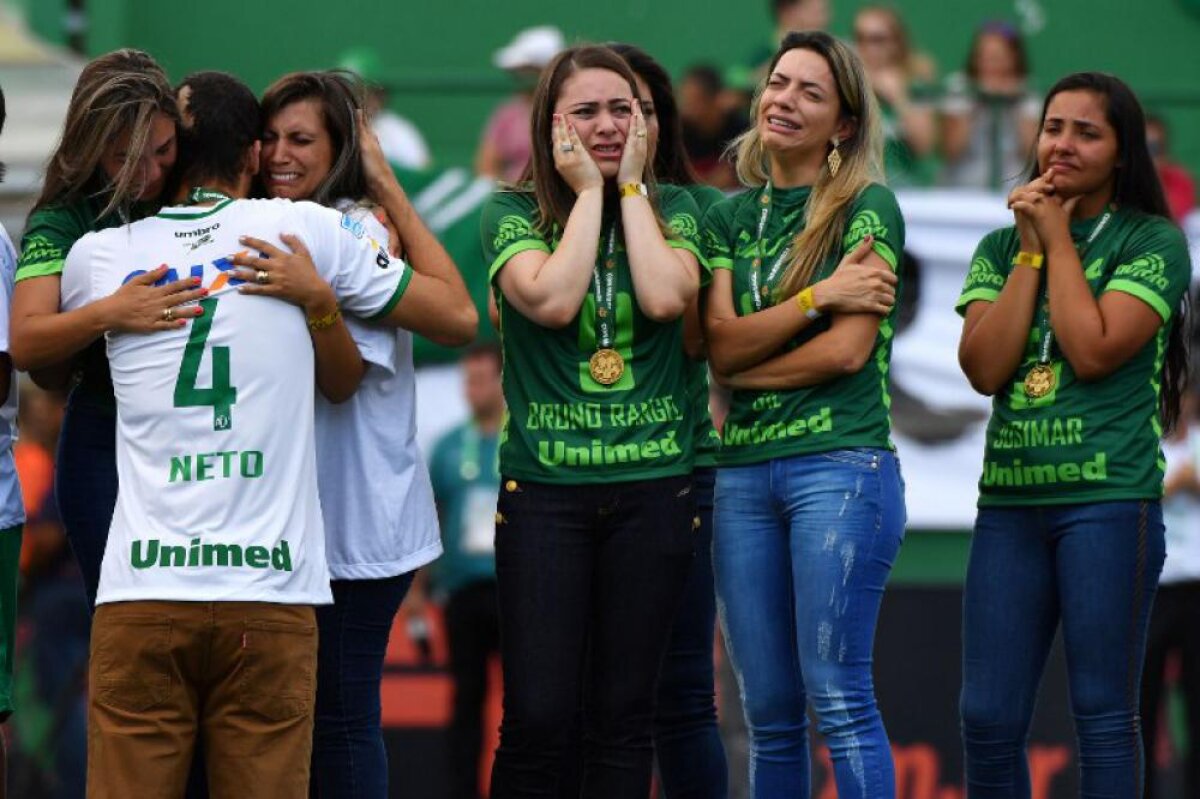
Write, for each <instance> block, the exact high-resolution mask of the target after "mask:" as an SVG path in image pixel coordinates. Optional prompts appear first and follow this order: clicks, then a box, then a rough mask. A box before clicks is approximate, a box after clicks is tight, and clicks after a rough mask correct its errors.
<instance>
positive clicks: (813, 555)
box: [713, 449, 905, 799]
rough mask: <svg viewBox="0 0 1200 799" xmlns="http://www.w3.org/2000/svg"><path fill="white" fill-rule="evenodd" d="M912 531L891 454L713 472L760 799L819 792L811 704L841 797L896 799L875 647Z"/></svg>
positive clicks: (730, 634) (720, 572)
mask: <svg viewBox="0 0 1200 799" xmlns="http://www.w3.org/2000/svg"><path fill="white" fill-rule="evenodd" d="M904 522H905V511H904V488H903V482H902V480H901V478H900V469H899V465H898V463H897V461H896V457H895V455H894V454H893V453H891V452H889V451H887V450H880V449H844V450H834V451H832V452H824V453H820V454H816V455H806V456H798V457H792V458H778V459H776V460H772V461H768V462H766V463H760V464H754V465H752V466H739V467H727V468H722V469H720V470H719V471H718V472H717V491H716V519H715V530H714V539H713V570H714V572H715V575H716V583H717V601H718V609H719V611H720V613H721V623H722V625H723V626H724V629H725V640H726V644H727V645H728V647H729V654H730V658H731V659H732V662H733V667H734V670H735V672H736V674H737V677H738V682H739V684H740V686H741V691H742V702H743V705H744V708H745V714H746V726H747V727H748V728H749V731H750V793H751V796H753V797H756V799H779V797H798V796H799V797H807V796H808V795H809V790H810V788H809V752H808V719H807V716H806V715H805V711H806V705H807V703H808V702H809V701H811V702H812V705H813V709H814V710H815V711H816V714H817V719H818V727H819V729H820V730H821V733H822V735H824V736H825V740H826V743H827V744H828V746H829V753H830V756H831V758H832V760H833V767H834V775H835V778H836V781H837V788H838V796H839V797H841V799H851V798H852V797H853V798H854V799H883V798H885V797H886V798H887V799H890V798H891V797H892V796H893V795H894V793H895V769H894V767H893V764H892V753H891V748H890V747H889V745H888V738H887V733H886V732H885V730H884V728H883V720H882V718H881V717H880V715H879V710H878V708H877V707H876V705H875V689H874V683H873V681H872V678H871V649H872V646H873V644H874V638H875V623H876V620H877V619H878V616H879V605H880V601H881V600H882V599H883V588H884V584H885V583H886V582H887V577H888V573H889V572H890V571H891V567H892V562H893V561H894V560H895V557H896V554H897V552H898V551H899V549H900V542H901V541H902V540H903V538H904Z"/></svg>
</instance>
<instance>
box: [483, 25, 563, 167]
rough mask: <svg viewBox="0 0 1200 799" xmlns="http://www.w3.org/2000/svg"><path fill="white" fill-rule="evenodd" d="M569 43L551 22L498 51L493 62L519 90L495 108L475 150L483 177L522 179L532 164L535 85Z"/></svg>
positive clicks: (517, 37)
mask: <svg viewBox="0 0 1200 799" xmlns="http://www.w3.org/2000/svg"><path fill="white" fill-rule="evenodd" d="M565 46H566V42H564V40H563V35H562V32H561V31H559V29H558V28H555V27H553V26H551V25H542V26H539V27H536V28H527V29H525V30H523V31H521V32H520V33H518V34H517V35H516V37H515V38H514V39H513V40H512V41H511V42H509V43H508V44H507V45H505V46H504V47H502V48H500V49H499V50H497V51H496V54H495V55H494V56H493V57H492V63H494V64H495V65H496V66H498V67H500V69H503V70H505V71H506V72H508V73H509V75H511V76H512V78H513V80H514V82H515V83H516V84H517V93H516V94H515V95H513V96H512V97H511V98H509V99H508V100H507V101H506V102H505V103H504V104H503V105H501V106H500V107H498V108H497V109H496V110H495V111H493V112H492V116H491V117H490V118H489V119H488V121H487V125H486V126H485V127H484V129H483V137H482V138H481V139H480V141H479V150H478V151H477V152H476V153H475V173H476V174H477V175H480V176H482V177H487V178H495V179H498V180H506V181H508V182H510V183H512V182H515V181H517V180H519V179H520V177H521V174H522V173H523V172H524V171H525V167H526V166H527V165H528V164H529V152H530V151H529V147H530V144H529V142H530V132H529V110H530V107H531V106H530V101H531V99H532V97H533V88H534V86H536V85H537V79H538V75H539V74H541V71H542V67H544V66H546V65H547V64H549V63H550V59H552V58H554V56H556V55H558V52H559V51H560V50H562V49H563V47H565Z"/></svg>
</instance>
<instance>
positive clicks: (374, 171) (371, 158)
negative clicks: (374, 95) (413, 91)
mask: <svg viewBox="0 0 1200 799" xmlns="http://www.w3.org/2000/svg"><path fill="white" fill-rule="evenodd" d="M355 124H356V125H357V126H358V150H359V153H360V154H361V155H362V161H363V171H364V172H365V173H366V177H367V186H368V187H369V189H370V191H371V193H372V197H374V195H375V194H376V193H377V192H378V189H379V187H381V186H385V185H388V184H393V183H394V184H396V185H397V186H398V185H399V181H397V180H396V174H395V173H394V172H393V171H392V165H391V164H390V163H388V160H387V156H385V155H384V154H383V148H382V147H381V146H380V145H379V137H378V136H376V135H375V131H374V129H373V128H372V127H371V122H370V120H368V119H367V114H366V112H364V111H361V110H360V111H358V112H356V114H355ZM374 199H376V200H378V199H379V198H378V197H374Z"/></svg>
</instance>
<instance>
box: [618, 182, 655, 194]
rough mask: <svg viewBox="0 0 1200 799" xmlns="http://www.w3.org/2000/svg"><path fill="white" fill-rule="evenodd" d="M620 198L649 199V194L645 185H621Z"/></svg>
mask: <svg viewBox="0 0 1200 799" xmlns="http://www.w3.org/2000/svg"><path fill="white" fill-rule="evenodd" d="M620 192H621V196H622V197H638V196H641V197H649V196H650V192H649V191H647V190H646V184H645V183H622V184H621V186H620Z"/></svg>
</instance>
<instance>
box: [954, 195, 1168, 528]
mask: <svg viewBox="0 0 1200 799" xmlns="http://www.w3.org/2000/svg"><path fill="white" fill-rule="evenodd" d="M1099 219H1100V218H1097V219H1087V220H1081V221H1077V222H1072V223H1071V237H1072V238H1073V239H1074V240H1075V243H1076V246H1077V247H1079V248H1081V249H1082V250H1083V254H1082V262H1083V269H1084V276H1085V277H1086V278H1087V281H1088V285H1089V286H1091V288H1092V291H1093V292H1094V293H1095V294H1096V295H1097V296H1099V295H1101V294H1103V293H1105V292H1108V291H1121V292H1125V293H1126V294H1131V295H1133V296H1134V297H1137V298H1138V299H1140V300H1142V301H1143V302H1145V303H1146V304H1147V305H1149V306H1150V307H1151V308H1153V309H1154V310H1155V312H1157V313H1158V315H1159V316H1161V317H1162V320H1163V324H1162V326H1161V327H1160V328H1159V329H1158V332H1157V333H1156V334H1155V335H1154V337H1153V338H1151V339H1150V341H1148V342H1147V343H1146V344H1145V346H1143V347H1142V348H1141V349H1140V350H1139V351H1138V352H1137V353H1136V354H1135V355H1134V356H1133V357H1132V358H1130V359H1129V360H1128V361H1126V362H1125V363H1124V364H1122V365H1121V366H1120V367H1119V368H1118V369H1117V370H1116V371H1114V372H1113V373H1112V374H1110V375H1108V376H1107V377H1104V378H1102V379H1100V380H1095V381H1092V382H1084V381H1082V380H1080V379H1079V378H1077V377H1076V376H1075V372H1074V370H1073V369H1072V368H1071V364H1070V363H1069V362H1068V361H1067V360H1066V358H1064V357H1063V355H1062V351H1061V350H1060V349H1059V348H1058V346H1057V344H1054V345H1053V346H1052V349H1051V357H1050V361H1051V368H1052V369H1053V370H1054V374H1055V377H1056V378H1057V379H1056V381H1055V385H1054V388H1053V389H1052V390H1051V391H1050V392H1049V393H1048V394H1046V395H1045V396H1043V397H1039V398H1036V399H1034V398H1030V397H1028V396H1026V394H1025V390H1024V380H1025V375H1026V374H1027V373H1028V372H1029V370H1030V369H1031V368H1032V367H1033V366H1034V365H1035V364H1037V362H1038V359H1039V355H1040V353H1039V349H1040V347H1041V344H1042V342H1043V340H1044V336H1045V332H1046V327H1047V323H1048V309H1047V306H1046V283H1045V278H1043V279H1042V286H1041V288H1040V289H1039V291H1038V299H1037V313H1036V314H1035V315H1034V320H1033V326H1032V328H1031V329H1030V331H1029V338H1028V343H1027V344H1026V347H1025V355H1024V358H1023V360H1022V362H1021V365H1020V366H1019V367H1018V368H1017V371H1016V372H1015V373H1014V374H1013V376H1012V380H1011V382H1010V383H1009V384H1008V385H1007V386H1005V387H1004V388H1003V389H1002V390H1001V391H999V392H997V393H996V396H995V398H994V399H993V400H992V417H991V420H990V421H989V423H988V430H987V446H986V449H985V451H984V463H983V475H982V477H981V479H980V481H979V504H980V505H981V506H989V505H992V506H994V505H1057V504H1072V503H1081V502H1101V501H1108V500H1129V499H1157V498H1158V497H1160V496H1161V495H1162V486H1163V468H1164V467H1163V460H1162V452H1161V450H1160V448H1159V439H1160V438H1161V436H1162V426H1161V424H1160V422H1159V416H1158V406H1159V393H1160V391H1161V383H1160V376H1161V373H1162V365H1163V359H1164V358H1165V357H1166V351H1167V338H1168V336H1169V334H1170V332H1171V327H1172V325H1173V324H1174V323H1175V321H1176V312H1177V309H1178V307H1179V301H1180V298H1181V297H1182V296H1183V292H1184V291H1186V290H1187V285H1188V281H1189V280H1190V278H1191V261H1190V259H1189V257H1188V250H1187V242H1186V241H1185V240H1184V237H1183V234H1182V232H1180V230H1179V229H1178V228H1176V227H1175V226H1174V225H1173V224H1172V223H1171V222H1170V221H1168V220H1166V219H1163V218H1160V217H1156V216H1149V215H1147V214H1143V213H1140V212H1138V211H1132V210H1125V209H1120V210H1117V211H1116V212H1115V213H1114V214H1113V215H1112V217H1111V218H1110V219H1109V221H1108V223H1107V224H1106V225H1105V226H1104V227H1103V228H1100V229H1099V230H1098V232H1097V235H1096V237H1095V239H1094V240H1093V241H1092V243H1091V244H1090V245H1085V243H1086V240H1087V238H1088V236H1089V235H1090V234H1091V232H1092V231H1093V230H1096V229H1097V223H1098V222H1099ZM1019 250H1020V237H1019V236H1018V234H1017V231H1016V228H1015V227H1008V228H1003V229H1001V230H995V231H993V232H991V233H989V234H988V235H987V236H986V237H985V238H984V239H983V241H981V242H980V243H979V247H978V249H977V250H976V251H975V256H974V257H973V258H972V260H971V268H970V271H969V272H968V274H967V279H966V283H965V284H964V286H963V291H962V296H960V297H959V300H958V304H957V310H958V311H959V313H962V314H965V313H966V309H967V306H969V305H970V304H971V303H973V302H975V301H984V302H993V301H995V299H996V298H997V297H998V296H999V294H1000V290H1001V289H1002V288H1003V287H1004V284H1005V281H1007V280H1008V276H1009V274H1011V272H1012V269H1013V266H1012V260H1013V258H1014V257H1015V256H1016V254H1017V252H1018V251H1019ZM1046 268H1053V265H1048V266H1047V267H1046Z"/></svg>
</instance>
